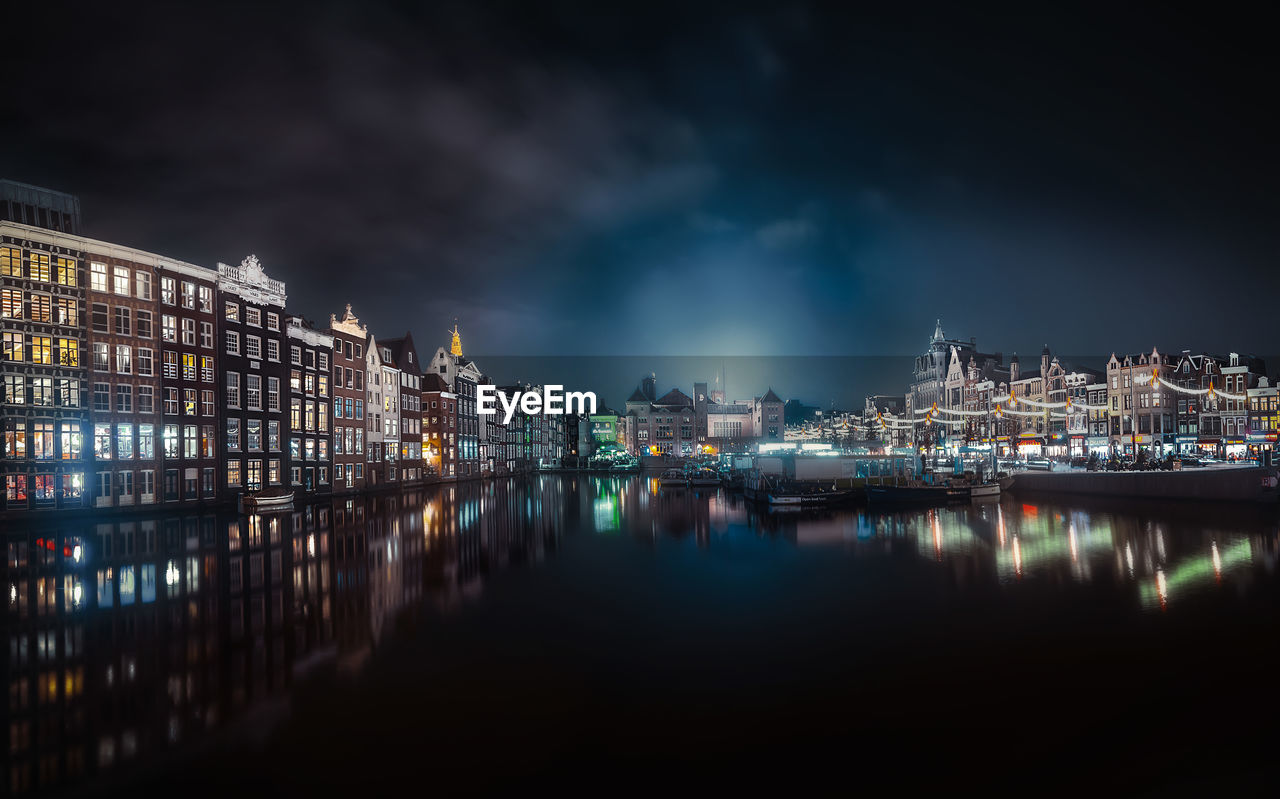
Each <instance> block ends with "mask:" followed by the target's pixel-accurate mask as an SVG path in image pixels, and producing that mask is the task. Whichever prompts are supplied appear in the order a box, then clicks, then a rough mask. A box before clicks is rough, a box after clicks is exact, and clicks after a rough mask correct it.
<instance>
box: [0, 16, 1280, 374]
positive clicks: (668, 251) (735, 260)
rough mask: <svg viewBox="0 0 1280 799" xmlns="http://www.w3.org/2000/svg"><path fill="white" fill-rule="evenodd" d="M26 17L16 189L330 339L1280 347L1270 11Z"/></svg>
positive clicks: (19, 38) (777, 346)
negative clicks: (363, 327) (34, 191)
mask: <svg viewBox="0 0 1280 799" xmlns="http://www.w3.org/2000/svg"><path fill="white" fill-rule="evenodd" d="M13 5H15V6H16V7H14V8H6V11H5V18H6V19H5V34H4V52H5V55H6V58H5V62H6V64H7V69H6V74H5V78H4V89H3V96H4V102H3V103H0V123H2V124H0V176H3V177H8V178H12V179H15V180H20V181H24V182H27V183H34V184H38V185H45V186H49V187H52V188H56V189H59V190H63V191H68V192H72V193H76V194H79V195H80V197H81V201H82V208H83V211H84V217H85V222H86V231H87V232H88V233H89V234H90V235H92V236H95V237H97V238H102V239H106V240H109V241H115V242H120V243H123V244H128V245H131V246H136V247H140V248H143V249H148V250H153V251H157V252H161V253H164V254H167V255H171V256H173V257H176V258H182V259H184V260H188V261H192V262H195V263H199V264H203V265H206V266H213V265H215V264H216V262H218V261H223V262H228V263H238V262H239V261H240V259H242V258H243V257H244V256H245V255H247V254H248V253H250V252H253V253H256V254H257V255H258V256H259V257H260V258H261V259H262V261H263V264H264V265H265V267H266V268H267V270H268V272H269V273H270V274H271V275H272V276H274V277H277V278H280V279H283V280H285V281H287V282H288V285H289V297H290V305H291V307H292V309H293V310H294V311H295V312H298V313H301V314H303V315H305V316H308V317H311V318H314V319H316V320H317V321H322V322H323V321H326V320H327V318H328V314H329V313H330V312H335V311H341V309H342V307H343V305H344V304H345V303H346V302H351V303H353V305H354V306H355V310H356V312H357V313H358V314H360V315H361V316H362V317H363V318H365V319H366V320H367V321H369V322H370V323H371V326H372V327H373V328H374V330H375V332H380V333H384V334H386V335H397V334H399V333H400V332H401V331H403V330H404V329H406V328H408V329H411V330H413V332H414V333H415V337H416V338H417V339H418V340H419V344H420V348H422V349H427V348H429V347H430V348H434V346H436V345H437V344H440V343H444V341H445V338H444V330H445V328H446V327H447V326H449V325H450V324H452V320H453V319H454V317H457V318H458V319H459V321H460V324H461V325H462V327H463V331H464V334H465V338H464V341H465V343H466V344H467V349H468V351H469V352H471V353H489V354H495V355H496V354H506V355H512V354H538V355H543V354H552V353H555V354H612V353H626V354H641V355H644V354H655V355H658V354H665V355H676V354H699V355H712V354H714V355H720V354H724V355H735V354H736V355H779V354H813V355H818V354H910V353H916V352H919V351H920V350H921V349H922V348H923V347H924V345H925V343H926V342H927V339H928V337H929V334H930V333H931V332H932V330H933V320H934V319H935V318H936V317H939V316H940V317H942V318H943V320H944V324H945V327H946V329H947V332H948V334H950V335H954V336H963V337H966V338H967V337H968V336H971V335H972V336H977V337H978V342H979V344H980V345H981V346H982V347H983V348H984V349H989V350H997V349H998V350H1002V351H1003V352H1005V353H1009V352H1012V351H1014V350H1019V351H1022V352H1024V353H1033V354H1034V353H1038V352H1039V349H1040V346H1041V345H1042V344H1044V343H1049V344H1050V345H1051V346H1052V347H1053V348H1054V350H1055V351H1065V352H1095V353H1109V352H1111V351H1113V350H1115V351H1121V352H1124V351H1134V352H1136V351H1139V350H1150V348H1151V347H1152V346H1153V345H1158V346H1160V347H1161V348H1167V349H1171V350H1175V351H1176V350H1181V349H1184V348H1190V349H1197V350H1199V349H1208V350H1211V351H1227V350H1232V349H1235V350H1239V351H1254V352H1259V353H1265V352H1275V351H1280V346H1276V345H1277V344H1280V340H1278V339H1280V337H1278V336H1277V334H1276V332H1275V331H1276V330H1277V323H1276V308H1277V288H1280V276H1278V273H1280V270H1276V269H1275V267H1274V264H1275V261H1276V255H1277V249H1278V248H1277V244H1278V243H1280V233H1278V231H1277V224H1276V220H1277V219H1280V208H1278V207H1277V206H1278V205H1280V201H1278V200H1277V197H1278V196H1280V194H1278V193H1277V191H1276V186H1277V185H1280V180H1278V178H1280V175H1277V171H1278V170H1277V159H1276V154H1275V148H1276V142H1277V141H1280V130H1277V128H1278V127H1280V125H1278V124H1277V121H1276V118H1275V105H1276V100H1275V98H1276V79H1277V65H1276V57H1275V55H1274V52H1275V48H1274V42H1273V33H1272V31H1271V29H1270V27H1269V26H1268V25H1266V24H1264V22H1263V20H1262V19H1251V18H1249V17H1248V16H1246V15H1243V14H1236V15H1234V16H1227V15H1224V14H1223V13H1216V14H1215V16H1213V17H1210V16H1208V12H1207V10H1206V9H1205V8H1203V7H1202V8H1201V9H1200V10H1199V11H1197V12H1195V13H1193V12H1191V11H1186V12H1179V11H1172V10H1167V9H1155V8H1153V9H1148V10H1142V9H1138V8H1136V7H1131V8H1127V9H1118V8H1115V7H1113V6H1111V5H1103V6H1098V7H1096V8H1093V9H1092V10H1084V9H1080V8H1076V9H1072V8H1063V9H1060V10H1057V11H1047V10H1042V9H1033V8H1024V9H1022V10H1021V11H1017V12H1010V11H1008V10H1003V11H999V12H995V11H989V12H979V11H977V10H975V7H973V6H970V5H969V4H952V6H953V7H952V8H951V9H950V10H947V8H946V7H945V6H942V7H939V8H937V9H934V10H929V9H927V8H925V7H923V6H919V5H914V4H913V5H910V6H905V7H903V8H902V9H901V10H897V9H887V8H885V7H887V6H891V5H892V6H897V5H900V4H879V5H880V6H881V8H878V9H876V10H871V11H862V12H858V13H854V12H852V11H851V10H849V9H847V8H845V7H844V6H831V7H822V6H818V5H812V4H804V3H787V4H731V5H726V6H722V7H717V6H714V5H713V4H709V3H705V4H704V3H697V4H694V3H683V4H671V5H667V4H663V3H655V2H646V3H642V4H638V5H636V6H634V7H633V8H634V10H633V11H631V12H624V11H623V6H622V5H621V4H617V3H584V4H567V3H556V2H538V3H528V2H523V3H512V4H498V3H488V4H485V3H478V2H465V3H434V4H430V5H427V4H417V3H404V4H400V5H398V6H392V7H387V8H383V9H381V10H380V9H377V8H374V7H373V6H372V5H369V4H360V5H359V6H358V7H352V8H349V9H348V8H343V7H339V6H329V5H325V4H320V3H308V4H304V5H301V6H298V7H296V8H292V9H290V8H287V7H285V6H273V7H272V8H271V9H264V8H261V7H258V6H256V5H248V6H237V5H235V4H231V3H217V4H211V5H210V6H209V8H208V9H207V10H205V11H202V12H199V13H196V12H195V11H193V10H192V9H193V8H194V6H192V7H187V6H186V5H185V4H176V3H173V4H170V3H166V4H163V5H159V6H156V7H154V8H150V9H142V8H140V7H139V8H135V7H131V6H130V4H127V3H112V4H95V5H92V6H86V7H84V8H81V9H78V10H76V7H74V6H72V7H68V6H64V5H63V4H54V3H22V4H13ZM1028 5H1036V4H1028ZM428 345H429V347H428ZM904 379H905V376H904Z"/></svg>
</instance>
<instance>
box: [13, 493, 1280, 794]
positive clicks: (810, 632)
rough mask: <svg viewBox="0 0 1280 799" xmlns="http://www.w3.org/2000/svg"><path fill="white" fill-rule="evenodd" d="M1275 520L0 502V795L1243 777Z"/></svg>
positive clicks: (1258, 708) (577, 505) (731, 508)
mask: <svg viewBox="0 0 1280 799" xmlns="http://www.w3.org/2000/svg"><path fill="white" fill-rule="evenodd" d="M1277 529H1278V521H1277V513H1276V510H1275V509H1274V508H1267V509H1259V508H1255V507H1224V506H1220V505H1215V506H1203V505H1193V504H1176V503H1172V504H1163V505H1132V504H1111V505H1097V504H1090V503H1085V502H1081V501H1080V500H1077V499H1071V500H1065V501H1064V500H1047V499H1046V500H1042V499H1036V498H1030V497H1017V498H1013V497H1006V498H1004V499H1003V500H1002V501H999V502H988V503H983V504H977V503H975V504H972V505H962V506H958V507H949V508H945V509H936V510H913V511H909V512H883V513H882V512H870V511H868V510H867V509H866V508H850V509H847V510H839V511H825V512H768V511H764V512H761V511H759V510H757V509H755V508H753V507H750V506H747V505H744V503H743V501H742V500H741V498H740V497H736V496H732V495H726V494H725V493H724V492H723V491H718V490H684V489H681V490H672V489H670V488H660V487H659V486H658V485H657V482H656V480H653V479H649V478H645V477H625V478H597V477H583V476H542V477H535V478H527V479H522V480H510V481H498V482H495V483H485V484H478V483H476V484H466V485H459V486H448V487H437V488H432V489H428V490H425V491H422V492H419V493H409V494H405V495H400V496H382V497H374V498H360V499H356V500H341V501H335V502H331V503H324V504H320V505H313V506H308V507H300V508H296V509H295V510H293V511H292V512H285V513H278V514H272V515H265V516H251V517H240V516H236V515H232V514H226V513H206V514H200V513H190V514H185V515H178V516H170V517H113V518H96V519H88V520H86V519H65V520H59V519H56V518H55V519H47V520H43V521H42V522H40V523H39V524H32V525H30V526H25V527H24V526H19V525H15V524H14V523H6V526H5V528H4V537H5V539H6V544H7V562H6V563H7V565H6V570H5V582H6V583H7V584H8V591H9V603H8V609H7V611H6V614H5V616H4V630H5V638H6V639H7V641H8V647H9V653H8V658H7V660H6V673H5V676H6V682H7V687H8V690H7V694H6V696H7V707H6V710H7V713H6V719H7V724H6V728H7V735H8V739H7V742H6V748H5V750H4V751H5V752H6V757H5V760H4V765H5V774H4V779H5V788H6V790H8V792H9V793H10V794H11V795H24V794H32V795H40V794H56V793H73V794H76V795H102V794H107V793H112V794H115V793H120V792H124V791H128V792H135V791H142V792H148V791H157V792H159V791H163V792H165V793H173V792H175V791H176V792H180V793H181V794H184V795H191V794H195V795H210V796H212V795H225V794H227V793H237V794H245V793H249V794H258V793H263V794H265V793H271V794H275V795H280V794H281V793H282V792H283V793H284V794H286V795H292V794H294V793H299V794H301V793H304V792H306V793H312V794H316V795H330V794H333V793H339V792H341V793H349V794H354V795H364V794H369V795H380V794H382V793H383V792H387V791H390V790H393V789H395V790H411V791H415V792H428V791H447V792H451V793H452V792H466V793H471V792H499V791H501V792H510V791H528V790H536V789H539V788H549V789H554V790H572V791H575V792H576V791H591V792H594V793H605V794H610V793H620V792H627V793H630V792H633V791H636V790H641V789H643V790H661V791H664V792H671V791H682V790H688V789H695V788H706V789H710V790H717V789H719V790H725V789H741V788H744V787H748V788H754V789H761V788H763V787H766V786H769V787H777V788H782V789H784V790H788V789H789V790H792V791H795V790H812V789H814V788H817V787H819V786H826V785H832V786H839V788H841V789H844V790H857V789H859V788H866V787H869V786H877V785H878V786H884V787H885V788H887V789H889V790H893V791H895V792H898V791H911V790H915V789H919V788H923V789H929V790H938V789H941V790H957V789H961V788H965V787H969V786H974V787H983V788H994V789H997V790H1000V791H1002V792H1003V791H1009V792H1013V791H1017V792H1031V793H1035V794H1046V793H1070V792H1078V791H1080V790H1090V791H1101V792H1105V793H1118V792H1124V793H1126V794H1147V793H1167V792H1168V791H1170V790H1174V791H1175V792H1178V791H1182V790H1189V791H1200V790H1205V791H1214V792H1219V793H1220V792H1223V791H1228V790H1237V789H1254V788H1258V787H1262V786H1267V785H1268V784H1269V783H1270V782H1271V781H1272V779H1273V765H1272V764H1273V762H1274V752H1275V747H1276V745H1277V743H1278V741H1280V737H1278V736H1277V733H1276V732H1275V730H1276V727H1277V720H1278V717H1277V709H1278V708H1280V699H1278V698H1277V689H1278V686H1280V670H1278V667H1280V654H1278V647H1277V636H1278V634H1280V625H1277V621H1280V618H1278V617H1280V602H1278V601H1277V600H1278V599H1280V591H1278V590H1277V589H1278V588H1280V578H1278V577H1277V574H1276V565H1277V563H1276V562H1277V542H1278V539H1277V535H1278V533H1277ZM143 795H147V794H145V793H144V794H143ZM157 795H158V794H157Z"/></svg>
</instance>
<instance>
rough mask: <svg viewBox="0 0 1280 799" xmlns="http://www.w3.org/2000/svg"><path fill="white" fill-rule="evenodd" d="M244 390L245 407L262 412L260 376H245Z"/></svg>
mask: <svg viewBox="0 0 1280 799" xmlns="http://www.w3.org/2000/svg"><path fill="white" fill-rule="evenodd" d="M244 389H245V390H244V393H245V401H246V407H248V408H250V409H251V410H255V411H260V410H262V376H261V375H255V374H246V375H245V376H244Z"/></svg>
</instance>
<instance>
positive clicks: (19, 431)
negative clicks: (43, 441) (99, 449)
mask: <svg viewBox="0 0 1280 799" xmlns="http://www.w3.org/2000/svg"><path fill="white" fill-rule="evenodd" d="M110 439H111V435H110V433H108V434H107V440H108V446H110ZM4 456H5V457H6V458H13V459H16V460H22V459H23V458H25V457H27V425H26V422H24V421H22V420H21V419H5V420H4Z"/></svg>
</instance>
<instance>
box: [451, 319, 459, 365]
mask: <svg viewBox="0 0 1280 799" xmlns="http://www.w3.org/2000/svg"><path fill="white" fill-rule="evenodd" d="M449 353H450V354H451V355H455V356H457V357H462V335H461V334H460V333H459V332H458V323H457V322H454V323H453V343H452V344H450V345H449Z"/></svg>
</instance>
